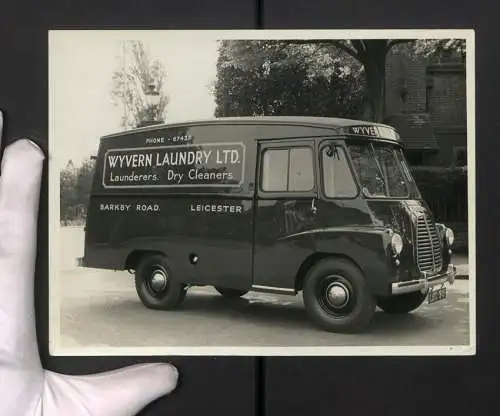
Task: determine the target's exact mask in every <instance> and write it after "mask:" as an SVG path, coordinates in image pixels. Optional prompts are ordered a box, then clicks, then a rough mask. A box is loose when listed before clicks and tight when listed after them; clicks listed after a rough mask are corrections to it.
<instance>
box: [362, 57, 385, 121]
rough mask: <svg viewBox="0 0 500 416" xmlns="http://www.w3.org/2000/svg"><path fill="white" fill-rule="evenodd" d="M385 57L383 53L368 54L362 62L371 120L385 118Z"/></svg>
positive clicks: (382, 119)
mask: <svg viewBox="0 0 500 416" xmlns="http://www.w3.org/2000/svg"><path fill="white" fill-rule="evenodd" d="M385 58H386V55H385V53H384V54H380V53H379V54H369V55H368V56H367V60H366V62H363V65H364V68H365V75H366V85H367V88H368V105H369V111H370V114H369V117H370V119H371V120H372V121H375V122H383V121H384V119H385Z"/></svg>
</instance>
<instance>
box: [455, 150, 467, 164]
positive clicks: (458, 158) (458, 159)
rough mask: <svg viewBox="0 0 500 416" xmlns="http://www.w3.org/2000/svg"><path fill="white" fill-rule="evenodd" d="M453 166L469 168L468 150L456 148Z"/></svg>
mask: <svg viewBox="0 0 500 416" xmlns="http://www.w3.org/2000/svg"><path fill="white" fill-rule="evenodd" d="M453 165H454V166H460V167H464V166H467V148H466V147H454V148H453Z"/></svg>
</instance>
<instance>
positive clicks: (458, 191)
mask: <svg viewBox="0 0 500 416" xmlns="http://www.w3.org/2000/svg"><path fill="white" fill-rule="evenodd" d="M411 171H412V174H413V176H414V178H415V182H416V183H417V186H418V188H419V190H420V192H421V194H422V197H423V198H424V199H425V200H426V201H427V203H428V204H429V205H430V206H431V208H432V210H433V211H434V215H435V216H436V217H437V218H438V219H439V220H441V221H459V222H460V221H464V222H466V221H467V169H466V168H462V167H427V166H426V167H422V166H419V167H412V168H411Z"/></svg>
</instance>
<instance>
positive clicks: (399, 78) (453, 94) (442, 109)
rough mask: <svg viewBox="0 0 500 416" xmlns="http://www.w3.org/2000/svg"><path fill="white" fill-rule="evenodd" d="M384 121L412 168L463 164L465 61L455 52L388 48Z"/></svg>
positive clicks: (464, 163) (465, 118)
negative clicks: (398, 137) (395, 133)
mask: <svg viewBox="0 0 500 416" xmlns="http://www.w3.org/2000/svg"><path fill="white" fill-rule="evenodd" d="M386 71H387V74H386V103H385V105H386V108H385V110H386V114H387V119H386V120H385V121H386V122H387V123H389V124H392V125H393V126H395V127H396V128H398V129H399V131H400V133H401V136H402V137H403V138H404V139H405V140H406V143H407V148H408V158H409V161H410V163H411V164H412V165H426V166H466V165H467V151H466V148H467V131H466V124H467V117H466V82H465V62H464V60H463V58H462V56H460V55H458V54H443V55H441V56H439V57H433V58H424V57H415V56H414V55H412V54H411V53H409V52H408V47H407V46H405V45H401V46H400V47H397V48H393V50H392V51H391V52H390V53H389V55H388V57H387V64H386Z"/></svg>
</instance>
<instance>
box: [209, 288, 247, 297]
mask: <svg viewBox="0 0 500 416" xmlns="http://www.w3.org/2000/svg"><path fill="white" fill-rule="evenodd" d="M215 290H216V291H217V292H219V293H220V294H221V295H222V296H224V297H225V298H228V299H237V298H241V297H242V296H244V295H246V294H247V293H248V291H247V290H238V289H229V288H226V287H220V286H215Z"/></svg>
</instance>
